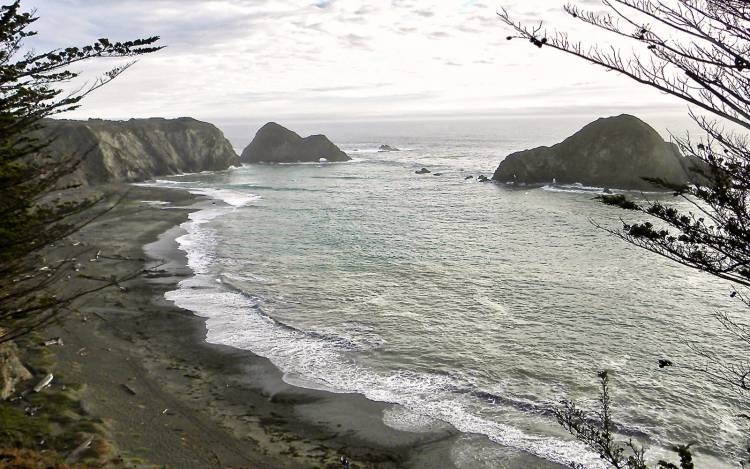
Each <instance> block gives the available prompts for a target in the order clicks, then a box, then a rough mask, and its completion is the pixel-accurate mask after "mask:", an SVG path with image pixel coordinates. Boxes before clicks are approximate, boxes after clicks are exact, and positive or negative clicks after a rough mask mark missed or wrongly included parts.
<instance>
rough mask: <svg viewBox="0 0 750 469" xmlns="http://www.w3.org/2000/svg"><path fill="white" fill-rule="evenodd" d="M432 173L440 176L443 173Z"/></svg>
mask: <svg viewBox="0 0 750 469" xmlns="http://www.w3.org/2000/svg"><path fill="white" fill-rule="evenodd" d="M432 175H433V176H442V175H443V173H433V174H432Z"/></svg>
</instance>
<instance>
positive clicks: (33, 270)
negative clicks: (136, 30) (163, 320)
mask: <svg viewBox="0 0 750 469" xmlns="http://www.w3.org/2000/svg"><path fill="white" fill-rule="evenodd" d="M36 20H37V17H36V16H35V15H34V14H33V13H29V12H25V11H22V9H21V6H20V1H16V2H14V3H12V4H10V5H6V6H2V7H0V343H3V342H6V341H10V340H13V339H15V338H18V337H20V336H22V335H24V334H27V333H28V332H30V331H32V330H35V329H37V328H39V327H41V326H44V325H45V324H47V323H49V322H50V321H52V320H53V319H54V318H56V317H57V316H58V315H59V314H60V313H61V312H62V311H65V309H66V307H68V306H69V305H70V304H71V302H72V301H73V300H75V299H76V298H79V297H81V296H83V295H86V294H88V293H91V292H93V291H96V290H99V289H101V288H104V287H106V286H109V285H111V284H112V283H113V282H114V281H116V279H111V280H110V281H106V280H105V281H102V282H100V283H99V284H97V285H95V286H92V287H89V288H83V289H81V290H79V291H73V292H64V293H63V291H62V290H61V289H59V288H56V287H58V286H59V284H60V282H61V281H62V280H64V279H65V278H67V276H68V275H71V273H73V274H74V268H73V267H74V261H73V260H72V259H70V258H66V259H56V260H54V261H50V262H44V259H43V253H44V250H45V249H46V248H47V247H48V246H49V245H51V244H54V243H56V242H58V241H60V240H62V239H64V238H66V237H68V236H69V235H71V234H72V233H75V232H76V231H77V230H79V229H80V228H81V227H82V226H83V225H85V224H86V223H87V222H89V221H90V220H91V219H92V218H93V217H94V216H95V215H94V213H93V212H92V208H93V207H94V206H95V205H97V204H98V203H99V202H100V199H99V198H96V197H94V198H91V197H89V198H84V197H82V196H81V193H79V192H78V191H77V188H76V186H75V185H72V184H70V183H66V182H65V181H66V180H70V178H69V177H68V176H70V175H71V174H72V173H73V172H74V171H75V170H76V168H77V167H78V165H79V163H80V161H81V158H82V157H83V155H66V156H65V157H59V156H52V155H51V154H49V153H47V152H46V148H47V147H48V145H49V143H50V142H49V141H48V140H46V139H45V138H44V137H41V135H43V134H41V133H39V132H37V131H38V130H39V129H40V126H41V122H42V119H44V118H47V117H50V116H54V115H56V114H59V113H61V112H66V111H70V110H73V109H76V108H77V107H78V106H79V105H80V102H81V100H82V99H83V98H84V97H85V96H86V95H88V94H89V93H91V92H93V91H95V90H96V89H98V88H100V87H102V86H104V85H106V84H108V83H109V82H111V81H112V80H114V79H115V78H117V77H118V76H119V75H120V74H121V73H123V72H124V71H125V70H126V69H127V68H129V67H130V66H131V65H132V64H133V62H132V61H130V62H128V63H126V64H125V65H119V66H116V67H114V68H112V69H111V70H109V71H108V72H107V73H106V74H104V75H103V76H101V77H99V78H98V79H96V80H95V81H94V82H93V83H91V84H89V85H88V86H87V87H84V88H81V89H79V90H77V91H74V92H70V93H66V92H64V91H63V90H62V89H61V88H60V87H61V86H63V85H64V84H66V83H69V82H70V81H71V80H73V79H75V78H76V77H77V76H78V74H77V73H75V72H72V71H70V70H69V67H70V66H71V65H73V64H76V63H78V62H82V61H87V60H91V59H101V58H107V57H135V56H138V55H142V54H146V53H150V52H154V51H157V50H159V49H160V47H156V46H155V45H154V44H155V43H156V42H157V41H158V39H159V38H158V37H151V38H146V39H138V40H134V41H128V42H110V41H109V40H108V39H105V38H102V39H99V40H97V41H96V42H94V43H93V44H91V45H86V46H84V47H66V48H64V49H56V50H52V51H48V52H43V53H37V52H35V51H33V50H32V51H27V52H24V47H25V44H24V42H25V41H26V40H27V39H28V38H30V37H32V36H34V35H36V33H35V32H34V31H32V30H31V29H30V27H31V26H32V24H33V23H34V22H35V21H36Z"/></svg>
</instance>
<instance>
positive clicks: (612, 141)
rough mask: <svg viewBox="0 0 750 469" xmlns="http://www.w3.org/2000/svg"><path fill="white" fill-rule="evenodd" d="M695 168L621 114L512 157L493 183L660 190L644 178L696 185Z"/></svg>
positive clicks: (643, 126) (646, 127)
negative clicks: (555, 142)
mask: <svg viewBox="0 0 750 469" xmlns="http://www.w3.org/2000/svg"><path fill="white" fill-rule="evenodd" d="M696 164H697V163H696V162H694V161H692V160H690V159H688V158H686V157H684V156H682V154H681V153H680V151H679V150H678V148H677V146H676V145H674V144H673V143H668V142H665V141H664V139H663V138H662V137H661V136H660V135H659V134H658V133H657V132H656V130H654V129H653V128H652V127H651V126H649V125H648V124H646V123H645V122H643V121H642V120H640V119H638V118H637V117H634V116H631V115H627V114H622V115H620V116H616V117H608V118H601V119H598V120H596V121H594V122H592V123H590V124H588V125H586V126H585V127H584V128H583V129H581V130H579V131H578V132H576V133H575V134H574V135H572V136H571V137H568V138H567V139H565V140H564V141H563V142H561V143H558V144H556V145H553V146H551V147H545V146H543V147H537V148H533V149H531V150H524V151H519V152H516V153H513V154H511V155H508V156H507V157H506V158H505V160H504V161H503V162H502V163H500V165H499V166H498V168H497V170H496V171H495V174H494V175H493V177H492V179H494V180H495V181H499V182H515V183H525V184H548V183H551V182H553V181H556V182H557V183H558V184H573V183H581V184H583V185H586V186H597V187H611V188H618V189H636V190H654V189H657V187H656V186H655V185H653V184H652V183H650V182H648V181H646V180H645V179H644V178H658V179H662V180H664V181H668V182H670V183H676V184H682V183H687V182H689V181H690V180H691V179H695V178H694V174H692V171H691V169H690V168H691V167H693V166H695V165H696Z"/></svg>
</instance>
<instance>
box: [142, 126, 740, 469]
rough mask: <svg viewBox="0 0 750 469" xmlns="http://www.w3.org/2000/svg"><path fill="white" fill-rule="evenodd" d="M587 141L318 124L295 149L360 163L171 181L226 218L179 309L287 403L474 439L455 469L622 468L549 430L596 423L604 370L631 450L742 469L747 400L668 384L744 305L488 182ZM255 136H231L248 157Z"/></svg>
mask: <svg viewBox="0 0 750 469" xmlns="http://www.w3.org/2000/svg"><path fill="white" fill-rule="evenodd" d="M589 120H592V119H585V118H581V117H569V118H564V117H560V118H534V119H532V118H516V119H510V118H508V119H494V120H493V119H485V120H468V119H464V120H461V119H454V120H429V121H423V122H408V121H399V122H396V121H391V122H364V121H363V122H349V123H304V124H300V125H297V126H294V125H290V126H289V127H290V128H292V129H293V130H295V131H298V132H299V133H301V134H304V135H307V134H310V133H325V134H327V135H328V136H329V137H330V138H331V140H333V141H334V142H335V143H336V144H337V145H339V146H340V147H341V148H342V149H343V150H344V151H346V152H347V153H348V154H349V155H350V156H352V157H353V160H352V161H351V162H347V163H335V164H334V163H328V164H317V163H315V164H289V165H273V166H270V165H269V166H265V165H251V166H244V167H241V168H236V169H232V170H230V171H224V172H217V173H202V174H192V175H182V176H176V177H170V178H164V179H160V180H158V181H156V182H155V184H157V185H163V186H168V187H180V188H184V189H186V190H190V191H192V192H194V193H200V194H204V195H207V196H209V197H212V198H214V199H216V201H217V203H216V205H212V206H211V208H208V209H205V210H201V211H198V212H195V213H193V214H192V215H191V219H190V221H189V222H188V223H186V224H185V225H184V226H183V227H184V228H185V230H186V232H187V234H185V235H184V236H182V237H181V238H179V239H178V242H179V244H180V247H181V249H183V250H184V251H185V252H186V253H187V256H188V259H189V266H190V267H191V269H192V270H193V272H194V276H193V277H191V278H188V279H185V280H183V281H182V282H181V283H180V285H179V288H178V289H177V290H175V291H173V292H170V293H168V294H167V297H168V298H169V299H171V300H173V301H174V302H175V303H176V304H177V305H178V306H181V307H184V308H187V309H190V310H192V311H194V312H195V313H196V314H198V315H200V316H202V317H205V318H206V319H207V327H208V335H207V337H206V340H207V341H209V342H211V343H220V344H225V345H230V346H233V347H238V348H241V349H247V350H251V351H252V352H254V353H256V354H258V355H261V356H263V357H267V358H268V359H270V360H271V362H272V363H274V365H276V366H277V367H278V368H279V369H281V370H282V371H283V372H284V379H285V381H287V382H288V383H291V384H294V385H297V386H302V387H308V388H315V389H325V390H329V391H333V392H348V393H351V392H354V393H360V394H362V395H364V396H366V397H367V398H369V399H372V400H376V401H381V402H387V403H392V404H393V405H392V406H389V407H388V409H387V411H385V412H384V414H383V421H384V422H385V423H386V424H387V425H389V426H392V427H394V428H398V429H402V430H408V431H414V432H424V431H429V430H430V429H432V428H436V427H439V426H441V425H446V424H449V425H452V426H453V427H455V428H456V429H458V430H459V431H461V432H463V433H465V434H466V439H464V440H461V441H462V443H461V445H459V444H458V443H457V446H456V448H455V450H454V451H453V452H452V457H453V461H452V462H453V464H454V465H455V466H457V467H466V468H478V467H513V466H512V463H508V461H512V458H510V459H509V456H508V455H509V454H511V455H512V454H513V453H514V452H518V453H528V454H532V455H535V456H537V457H539V458H542V459H544V460H547V461H550V462H556V463H560V464H567V463H570V462H577V463H580V464H582V465H583V466H584V467H591V468H595V467H603V466H602V463H601V461H600V459H599V458H598V456H597V455H595V454H593V453H592V452H591V451H589V450H587V449H586V448H585V447H584V446H582V445H581V444H580V443H578V442H576V441H575V440H574V439H572V438H571V437H570V436H569V435H567V434H566V433H565V432H564V431H563V430H562V429H561V428H560V427H559V426H558V425H557V423H556V421H555V419H554V417H553V415H552V413H551V409H552V408H553V407H554V406H556V405H558V403H559V402H560V400H561V399H565V398H567V399H573V400H575V401H576V402H577V403H579V404H580V405H581V406H582V407H584V408H589V409H590V408H593V407H594V406H595V403H596V402H595V399H596V396H597V393H598V381H597V376H596V373H597V371H599V370H604V369H606V370H609V371H610V372H611V375H610V376H611V387H612V389H611V391H612V401H613V407H614V419H615V422H616V423H617V428H618V432H619V433H620V434H621V436H622V438H625V439H627V438H629V437H635V438H639V439H645V440H647V441H648V443H647V446H648V451H647V453H646V454H647V457H648V458H649V459H650V460H652V461H655V460H658V459H659V458H662V457H665V456H669V455H670V454H671V453H670V451H669V450H668V448H669V447H671V446H672V445H673V444H676V443H689V442H697V443H696V446H695V448H696V449H697V450H698V451H699V452H701V456H700V457H699V459H698V462H699V464H700V465H701V467H734V466H733V463H734V461H736V460H737V459H736V457H737V455H736V451H737V449H738V448H740V447H741V446H742V445H743V444H744V440H743V434H744V433H743V431H742V426H741V425H742V422H740V421H738V419H737V418H736V417H734V416H735V414H737V413H738V409H739V408H738V404H739V396H737V395H736V394H734V393H733V392H731V391H728V390H725V389H723V388H721V387H718V386H716V385H715V384H713V383H711V382H709V381H707V380H706V379H705V378H704V377H703V376H702V375H696V374H694V373H689V372H687V371H682V370H681V369H679V368H671V369H659V368H658V366H657V360H658V359H661V358H669V359H671V360H673V361H674V362H676V363H678V364H686V365H692V366H701V365H702V362H701V361H700V359H699V358H698V357H697V356H696V354H695V353H694V352H693V351H691V348H690V347H689V346H688V345H689V344H695V345H697V346H703V347H708V348H709V349H711V350H713V351H716V352H717V353H721V354H725V355H727V356H731V354H732V353H733V350H735V348H734V347H733V346H734V345H735V344H733V343H732V342H731V341H730V340H729V339H728V334H725V333H723V332H722V330H721V328H720V325H719V324H718V323H717V321H716V320H714V319H713V314H714V313H715V312H717V311H725V312H730V313H737V314H741V313H743V308H742V307H741V304H740V302H739V301H736V300H735V299H731V298H730V292H731V286H730V285H729V284H727V283H724V282H720V281H717V280H716V279H714V278H712V277H710V276H708V275H705V274H702V273H699V272H695V271H692V270H690V269H687V268H685V267H681V266H678V265H676V264H674V263H672V262H669V261H668V260H666V259H663V258H661V257H659V256H657V255H654V254H651V253H648V252H645V251H643V250H640V249H637V248H635V247H632V246H630V245H628V244H626V243H624V242H622V241H620V240H619V239H617V238H616V237H614V236H612V235H610V234H608V233H607V232H605V231H603V230H601V229H597V228H596V227H595V226H594V225H593V223H598V224H602V225H605V226H611V227H617V226H619V223H620V217H625V218H627V217H629V216H631V214H629V213H625V212H622V211H620V210H618V209H615V208H611V207H606V206H603V205H601V204H600V203H598V202H597V201H595V200H594V196H595V195H596V193H597V192H599V191H600V189H597V188H583V187H576V186H567V187H562V188H560V187H554V188H553V187H542V188H513V187H509V186H504V185H498V184H493V183H479V182H477V181H476V177H477V176H478V175H479V174H484V175H486V176H488V177H490V176H491V175H492V172H493V171H494V169H495V167H496V166H497V164H498V163H499V162H500V161H501V160H502V158H503V157H504V156H505V155H507V154H509V153H511V152H513V151H517V150H523V149H526V148H531V147H535V146H539V145H550V144H553V143H556V142H558V141H560V140H561V139H562V138H564V137H566V136H568V135H570V134H572V133H573V132H574V131H575V130H577V129H579V128H580V127H582V126H583V125H584V124H585V123H586V122H587V121H589ZM282 124H284V123H283V122H282ZM652 124H654V126H655V127H656V128H657V130H659V131H660V132H663V133H664V132H665V129H667V128H670V129H671V130H673V131H675V132H677V133H678V134H679V133H681V130H682V128H684V127H680V126H683V125H685V124H684V121H682V122H680V121H669V122H668V121H666V120H665V121H659V122H653V121H652ZM256 129H257V127H256V128H246V127H243V126H226V127H225V128H224V130H225V132H226V134H227V135H228V137H229V138H230V140H231V141H232V143H233V144H234V145H235V147H237V148H238V150H241V149H242V147H244V145H246V144H247V143H248V142H249V140H250V139H251V137H252V134H253V133H254V131H255V130H256ZM381 144H389V145H393V146H396V147H398V148H400V149H401V151H399V152H387V153H381V152H378V151H377V148H378V147H379V146H380V145H381ZM422 167H427V168H428V169H430V170H431V171H432V172H433V174H434V173H441V175H440V176H437V175H433V174H427V175H417V174H415V171H416V170H418V169H420V168H422ZM470 175H471V176H474V178H473V179H465V178H466V176H470ZM647 196H648V197H649V198H653V199H659V200H662V199H663V200H672V198H671V197H670V196H668V195H665V194H647ZM675 203H676V204H677V205H678V206H680V207H682V208H685V209H687V206H686V205H685V204H684V203H681V202H679V201H675Z"/></svg>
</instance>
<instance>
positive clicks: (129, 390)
mask: <svg viewBox="0 0 750 469" xmlns="http://www.w3.org/2000/svg"><path fill="white" fill-rule="evenodd" d="M122 388H123V389H124V390H126V391H127V392H128V394H132V395H133V396H135V395H136V394H138V393H137V392H135V389H133V388H131V387H130V386H128V385H127V384H124V383H123V385H122Z"/></svg>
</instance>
